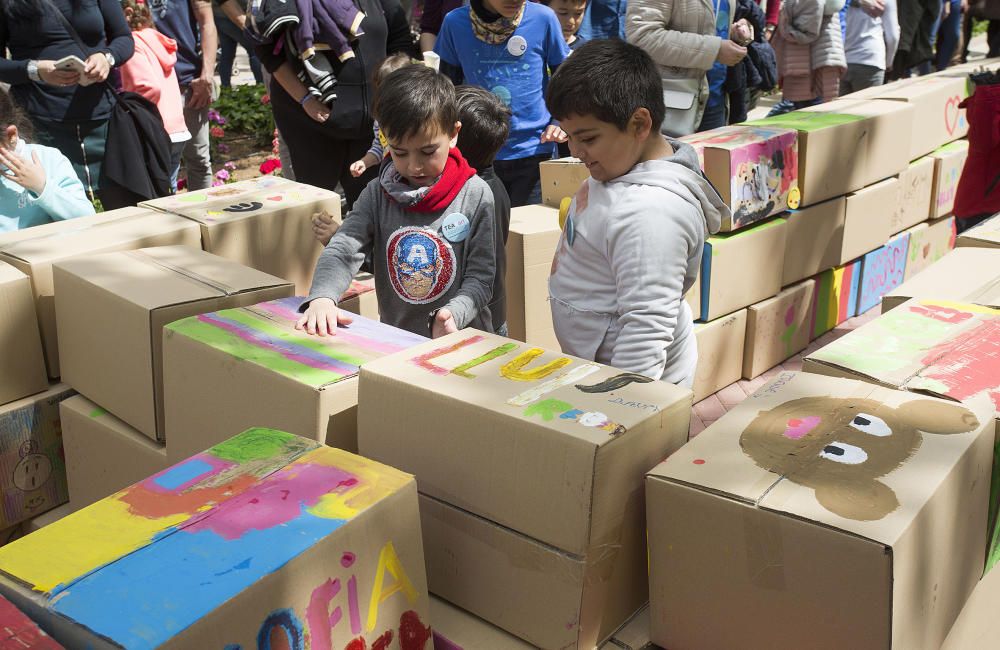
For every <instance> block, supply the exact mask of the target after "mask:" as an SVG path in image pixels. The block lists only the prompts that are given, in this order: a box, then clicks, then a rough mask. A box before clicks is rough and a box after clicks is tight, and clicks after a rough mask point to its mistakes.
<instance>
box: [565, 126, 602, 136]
mask: <svg viewBox="0 0 1000 650" xmlns="http://www.w3.org/2000/svg"><path fill="white" fill-rule="evenodd" d="M591 131H597V127H594V126H588V127H586V128H583V129H577V130H576V131H570V132H569V134H570V135H583V134H584V133H590V132H591Z"/></svg>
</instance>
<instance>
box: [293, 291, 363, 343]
mask: <svg viewBox="0 0 1000 650" xmlns="http://www.w3.org/2000/svg"><path fill="white" fill-rule="evenodd" d="M353 320H354V319H352V318H351V317H350V316H348V315H347V314H346V313H345V312H343V311H340V310H339V309H337V304H336V303H335V302H333V301H332V300H330V299H329V298H316V299H315V300H313V301H312V302H311V303H309V307H308V308H307V309H306V313H304V314H302V318H300V319H299V320H298V322H296V323H295V329H297V330H301V329H304V330H305V331H306V332H308V333H309V334H317V335H319V336H326V335H328V334H329V335H330V336H336V335H337V326H338V325H341V326H342V325H350V324H351V322H352V321H353Z"/></svg>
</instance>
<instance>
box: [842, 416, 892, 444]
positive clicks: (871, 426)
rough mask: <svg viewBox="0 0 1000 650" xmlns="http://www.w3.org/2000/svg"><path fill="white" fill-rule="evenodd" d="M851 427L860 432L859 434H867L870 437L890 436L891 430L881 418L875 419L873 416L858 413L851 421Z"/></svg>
mask: <svg viewBox="0 0 1000 650" xmlns="http://www.w3.org/2000/svg"><path fill="white" fill-rule="evenodd" d="M851 426H852V427H854V428H855V429H857V430H858V431H860V432H861V433H867V434H868V435H870V436H878V437H880V438H881V437H884V436H890V435H892V429H890V428H889V425H888V424H886V423H885V420H883V419H882V418H877V417H875V416H874V415H868V414H867V413H858V414H857V415H855V416H854V419H853V420H851Z"/></svg>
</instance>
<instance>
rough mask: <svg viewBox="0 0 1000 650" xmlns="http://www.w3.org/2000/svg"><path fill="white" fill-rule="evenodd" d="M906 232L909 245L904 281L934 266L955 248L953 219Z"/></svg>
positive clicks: (917, 227)
mask: <svg viewBox="0 0 1000 650" xmlns="http://www.w3.org/2000/svg"><path fill="white" fill-rule="evenodd" d="M907 232H909V233H910V245H909V250H908V254H907V256H906V272H905V273H904V274H903V279H905V280H909V279H910V278H912V277H913V276H915V275H916V274H917V273H920V272H921V271H923V270H924V269H926V268H927V267H929V266H930V265H931V264H934V263H935V262H937V261H938V260H939V259H941V258H942V257H944V256H945V255H947V254H948V251H950V250H951V249H952V248H954V247H955V217H945V218H943V219H936V220H934V221H929V222H927V223H926V224H920V225H918V226H915V227H913V228H912V229H910V230H908V231H907Z"/></svg>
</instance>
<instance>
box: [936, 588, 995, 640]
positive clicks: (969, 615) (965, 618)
mask: <svg viewBox="0 0 1000 650" xmlns="http://www.w3.org/2000/svg"><path fill="white" fill-rule="evenodd" d="M998 602H1000V571H990V572H989V573H987V574H986V575H985V576H983V579H982V580H980V581H979V584H977V585H976V588H975V589H974V590H973V591H972V595H971V596H969V600H968V601H967V602H966V603H965V607H963V608H962V612H961V614H959V615H958V619H957V620H956V621H955V624H954V625H952V626H951V631H950V632H948V638H946V639H945V640H944V645H942V646H941V650H968V648H989V647H990V646H992V645H993V644H994V643H996V640H997V639H998V638H1000V617H998V616H997V603H998Z"/></svg>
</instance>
